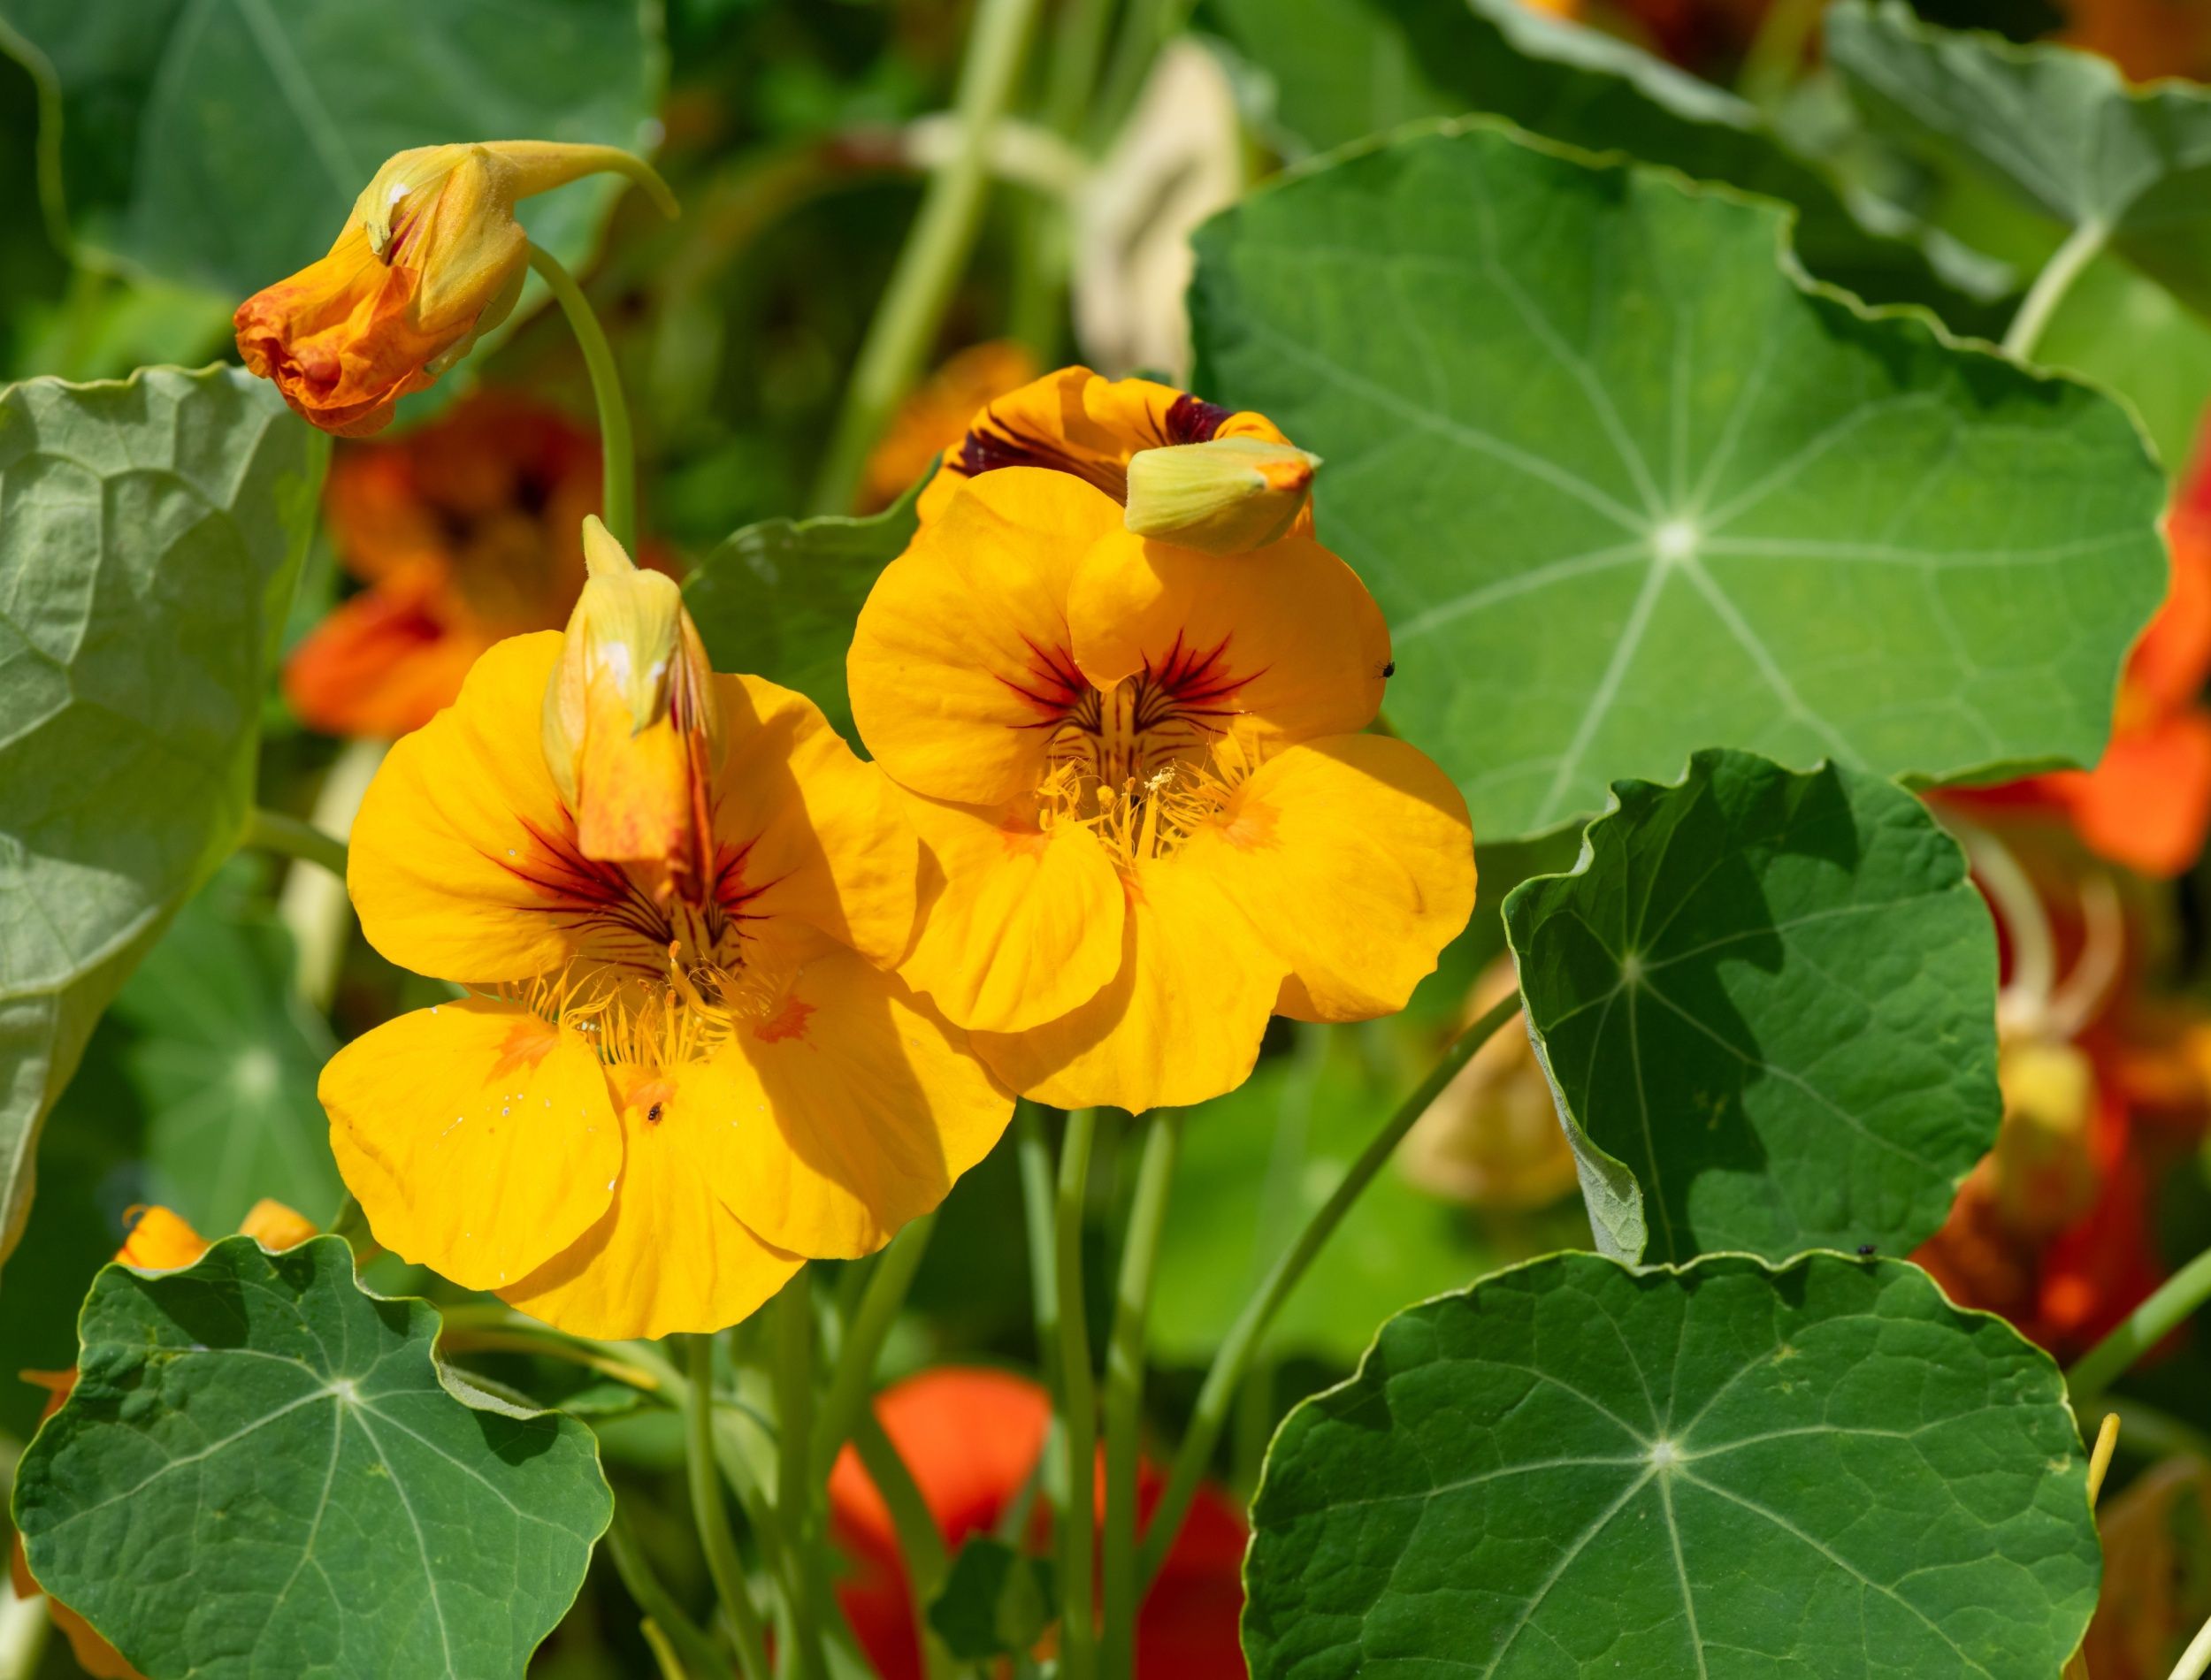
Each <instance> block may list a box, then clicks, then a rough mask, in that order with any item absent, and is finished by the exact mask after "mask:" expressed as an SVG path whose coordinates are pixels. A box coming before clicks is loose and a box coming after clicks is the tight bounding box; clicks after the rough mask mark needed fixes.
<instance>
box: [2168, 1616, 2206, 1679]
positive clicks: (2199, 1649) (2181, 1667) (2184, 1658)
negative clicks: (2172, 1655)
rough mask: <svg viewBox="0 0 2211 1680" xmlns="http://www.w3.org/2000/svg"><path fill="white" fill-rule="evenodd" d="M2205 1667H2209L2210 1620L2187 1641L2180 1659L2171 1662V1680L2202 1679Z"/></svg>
mask: <svg viewBox="0 0 2211 1680" xmlns="http://www.w3.org/2000/svg"><path fill="white" fill-rule="evenodd" d="M2206 1669H2211V1622H2207V1623H2204V1624H2203V1628H2202V1630H2201V1631H2200V1632H2199V1633H2198V1634H2197V1635H2196V1637H2195V1638H2192V1639H2191V1640H2189V1641H2188V1648H2187V1649H2186V1650H2185V1651H2184V1652H2182V1653H2180V1661H2177V1662H2176V1663H2175V1664H2173V1673H2172V1680H2203V1676H2204V1671H2205V1670H2206Z"/></svg>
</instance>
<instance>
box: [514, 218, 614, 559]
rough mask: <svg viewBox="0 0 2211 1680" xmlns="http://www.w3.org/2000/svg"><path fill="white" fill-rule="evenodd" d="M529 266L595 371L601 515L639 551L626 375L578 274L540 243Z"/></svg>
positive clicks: (534, 247)
mask: <svg viewBox="0 0 2211 1680" xmlns="http://www.w3.org/2000/svg"><path fill="white" fill-rule="evenodd" d="M530 266H531V267H532V268H533V269H535V270H537V271H538V273H539V275H540V276H541V277H542V278H543V279H544V281H545V283H546V285H547V286H549V287H551V288H552V292H553V301H554V302H556V303H558V304H559V305H560V306H561V312H562V314H563V315H565V316H567V317H568V325H569V329H570V331H571V332H574V333H575V334H576V346H577V347H578V349H580V350H581V351H582V352H583V353H584V366H585V368H586V369H588V370H590V372H591V394H592V398H593V401H596V402H597V403H598V405H599V450H600V455H601V460H602V461H603V462H604V463H605V464H604V468H603V471H602V477H601V486H602V487H601V491H600V505H601V518H602V519H604V520H605V522H606V525H607V529H608V531H611V532H613V533H614V539H615V541H616V542H618V543H620V544H621V545H622V546H623V547H624V548H625V549H627V550H629V551H630V553H631V554H632V555H634V554H636V553H637V450H636V447H635V446H634V445H632V443H631V440H630V405H629V404H628V403H627V402H626V401H624V400H623V396H622V375H621V373H620V371H619V370H617V369H616V367H615V361H614V347H612V346H611V345H609V344H608V342H607V330H606V329H605V328H604V327H602V326H601V325H599V317H598V315H597V313H596V312H595V311H594V310H593V309H592V307H591V300H590V299H589V298H587V297H585V295H584V288H583V287H582V286H578V285H577V284H576V277H575V276H574V275H572V274H570V272H569V271H568V270H567V269H565V268H563V267H562V265H561V261H560V259H559V258H558V257H556V256H554V255H553V254H552V253H551V252H550V251H548V250H547V249H545V248H543V247H542V246H539V245H534V244H533V245H532V246H531V247H530Z"/></svg>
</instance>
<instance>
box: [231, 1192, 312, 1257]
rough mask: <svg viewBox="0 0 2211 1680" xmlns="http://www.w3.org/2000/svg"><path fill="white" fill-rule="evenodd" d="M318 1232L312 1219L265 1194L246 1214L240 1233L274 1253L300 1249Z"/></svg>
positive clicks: (239, 1225) (242, 1220)
mask: <svg viewBox="0 0 2211 1680" xmlns="http://www.w3.org/2000/svg"><path fill="white" fill-rule="evenodd" d="M315 1232H316V1225H315V1222H314V1221H313V1220H312V1219H310V1218H306V1217H305V1216H304V1215H302V1214H299V1213H295V1212H294V1211H293V1210H291V1209H290V1208H287V1207H286V1206H285V1205H284V1203H281V1202H279V1201H277V1200H276V1199H275V1198H274V1197H273V1196H265V1195H264V1196H263V1197H262V1198H261V1200H260V1201H258V1202H256V1203H254V1204H253V1206H251V1207H250V1208H249V1209H247V1210H246V1217H245V1218H243V1219H241V1220H240V1221H239V1222H238V1234H239V1235H240V1236H241V1237H251V1238H252V1239H253V1240H254V1241H256V1242H258V1243H259V1244H260V1245H261V1246H262V1247H263V1248H264V1249H268V1250H269V1251H270V1252H271V1253H272V1254H280V1253H282V1252H283V1251H284V1250H285V1249H296V1248H298V1247H299V1246H300V1244H301V1243H302V1242H304V1241H307V1240H308V1238H310V1237H311V1236H313V1235H314V1234H315Z"/></svg>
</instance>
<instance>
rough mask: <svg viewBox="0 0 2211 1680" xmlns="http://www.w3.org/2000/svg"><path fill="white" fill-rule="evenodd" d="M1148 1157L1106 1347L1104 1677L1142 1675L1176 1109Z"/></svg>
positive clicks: (1152, 1137)
mask: <svg viewBox="0 0 2211 1680" xmlns="http://www.w3.org/2000/svg"><path fill="white" fill-rule="evenodd" d="M1181 1148H1182V1116H1181V1115H1180V1114H1179V1113H1177V1112H1176V1111H1174V1110H1173V1109H1166V1110H1162V1111H1155V1112H1153V1113H1151V1114H1150V1115H1147V1116H1146V1117H1145V1119H1144V1155H1143V1158H1142V1159H1141V1160H1140V1161H1139V1163H1138V1164H1137V1167H1136V1195H1135V1197H1134V1200H1133V1201H1132V1203H1131V1204H1130V1207H1129V1210H1128V1239H1127V1241H1126V1242H1125V1244H1124V1245H1123V1247H1122V1249H1121V1285H1120V1288H1119V1290H1118V1293H1117V1299H1116V1301H1115V1303H1114V1308H1113V1333H1112V1335H1111V1337H1110V1339H1109V1340H1107V1342H1106V1345H1105V1539H1104V1542H1103V1546H1102V1548H1101V1554H1100V1562H1101V1568H1102V1570H1103V1574H1104V1577H1105V1609H1104V1612H1103V1615H1102V1617H1101V1620H1100V1622H1099V1624H1098V1673H1099V1675H1100V1676H1103V1677H1104V1680H1132V1677H1133V1676H1134V1675H1135V1673H1136V1612H1137V1610H1138V1609H1139V1608H1140V1607H1141V1594H1139V1593H1138V1592H1137V1590H1136V1462H1137V1448H1138V1447H1139V1445H1140V1441H1139V1436H1140V1435H1141V1432H1142V1429H1143V1424H1144V1336H1145V1333H1146V1332H1147V1331H1148V1330H1149V1329H1150V1327H1151V1283H1152V1279H1153V1276H1154V1275H1155V1274H1156V1272H1157V1271H1158V1269H1159V1233H1160V1231H1161V1230H1162V1229H1163V1228H1164V1227H1165V1226H1166V1224H1167V1190H1168V1187H1169V1186H1170V1185H1171V1184H1172V1183H1173V1182H1174V1161H1175V1157H1176V1155H1177V1154H1178V1153H1179V1152H1180V1150H1181Z"/></svg>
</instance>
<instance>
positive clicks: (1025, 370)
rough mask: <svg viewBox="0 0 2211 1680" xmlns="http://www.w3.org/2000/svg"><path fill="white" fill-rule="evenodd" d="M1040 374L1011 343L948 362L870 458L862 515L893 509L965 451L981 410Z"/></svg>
mask: <svg viewBox="0 0 2211 1680" xmlns="http://www.w3.org/2000/svg"><path fill="white" fill-rule="evenodd" d="M1037 372H1038V369H1037V358H1036V357H1035V356H1033V355H1030V354H1029V350H1028V348H1027V347H1025V346H1022V345H1020V344H1016V343H1014V341H1013V340H1009V339H998V340H992V341H991V342H990V343H988V344H975V345H970V346H968V348H966V349H964V350H962V351H960V353H959V354H958V355H955V356H953V357H952V359H951V360H950V361H949V362H946V363H945V365H944V366H943V367H941V368H939V369H937V371H936V372H935V373H932V374H931V375H930V377H929V378H928V379H927V380H926V381H925V382H924V383H923V384H922V386H921V388H920V389H919V390H917V391H915V392H914V393H913V394H912V395H911V396H909V397H907V400H906V401H904V402H902V403H900V404H899V411H898V413H897V414H896V415H894V416H891V424H890V425H889V426H888V427H887V428H885V430H884V434H883V439H882V440H881V441H880V442H879V443H877V444H876V447H875V448H874V450H873V451H872V452H871V453H870V454H868V466H867V470H866V471H865V472H864V473H863V474H862V476H861V488H860V507H861V512H863V513H873V512H874V511H876V509H877V508H888V507H889V506H890V505H891V503H892V502H894V501H896V500H898V499H899V497H900V496H902V495H904V494H905V493H906V492H907V486H909V485H912V484H913V482H914V480H915V479H916V478H918V477H921V476H922V473H924V472H926V471H927V470H929V463H930V462H932V461H934V460H936V459H937V456H938V455H940V454H944V453H945V451H946V450H948V449H956V448H958V447H959V446H960V439H962V438H964V437H966V436H967V435H968V421H969V420H971V419H972V418H973V417H974V416H975V410H976V409H980V408H983V407H984V406H985V405H986V404H988V403H991V402H992V401H996V400H997V399H998V398H999V397H1002V396H1004V395H1005V394H1006V393H1007V392H1009V391H1012V390H1014V388H1015V387H1017V386H1024V385H1027V384H1028V383H1029V381H1030V380H1031V379H1033V378H1036V377H1037Z"/></svg>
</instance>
